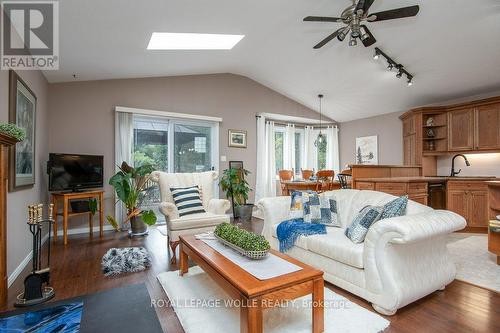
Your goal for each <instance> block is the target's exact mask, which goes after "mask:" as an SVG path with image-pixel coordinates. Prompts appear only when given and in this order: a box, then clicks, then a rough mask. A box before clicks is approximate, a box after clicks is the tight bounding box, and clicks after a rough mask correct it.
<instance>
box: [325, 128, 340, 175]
mask: <svg viewBox="0 0 500 333" xmlns="http://www.w3.org/2000/svg"><path fill="white" fill-rule="evenodd" d="M325 134H326V168H327V169H329V170H334V171H335V174H338V173H339V172H340V170H339V169H340V162H339V129H338V128H337V127H333V126H328V128H327V129H326V133H325Z"/></svg>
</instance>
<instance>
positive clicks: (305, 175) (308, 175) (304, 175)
mask: <svg viewBox="0 0 500 333" xmlns="http://www.w3.org/2000/svg"><path fill="white" fill-rule="evenodd" d="M300 172H301V174H302V179H305V180H309V179H310V178H311V177H312V176H313V175H314V169H313V170H308V169H302V168H301V169H300Z"/></svg>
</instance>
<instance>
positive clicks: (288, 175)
mask: <svg viewBox="0 0 500 333" xmlns="http://www.w3.org/2000/svg"><path fill="white" fill-rule="evenodd" d="M278 175H279V177H280V185H281V195H287V192H288V191H287V188H286V184H283V182H284V181H290V180H292V179H293V175H294V171H293V169H292V170H280V171H278Z"/></svg>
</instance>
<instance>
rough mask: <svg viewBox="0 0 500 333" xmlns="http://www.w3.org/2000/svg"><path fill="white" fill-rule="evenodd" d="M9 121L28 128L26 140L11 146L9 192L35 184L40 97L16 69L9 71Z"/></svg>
mask: <svg viewBox="0 0 500 333" xmlns="http://www.w3.org/2000/svg"><path fill="white" fill-rule="evenodd" d="M9 122H10V123H12V124H16V125H17V126H19V127H21V128H24V130H25V131H26V139H25V140H24V141H22V142H18V143H17V144H16V145H15V146H14V147H12V148H11V151H10V156H9V191H16V190H19V189H23V188H28V187H32V186H33V185H34V184H35V143H36V142H35V138H36V124H35V122H36V96H35V94H34V93H33V91H31V89H30V88H29V87H28V85H26V83H25V82H24V81H23V80H22V79H21V78H20V77H19V75H17V73H16V72H14V71H13V70H10V72H9Z"/></svg>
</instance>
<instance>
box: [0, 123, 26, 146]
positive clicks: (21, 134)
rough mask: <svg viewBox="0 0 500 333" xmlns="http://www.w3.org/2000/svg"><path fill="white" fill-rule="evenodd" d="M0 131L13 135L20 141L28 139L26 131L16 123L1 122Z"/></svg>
mask: <svg viewBox="0 0 500 333" xmlns="http://www.w3.org/2000/svg"><path fill="white" fill-rule="evenodd" d="M0 133H2V134H5V135H8V136H11V137H13V138H15V139H16V140H17V141H18V142H20V141H23V140H24V139H26V131H25V130H24V129H22V128H21V127H18V126H16V125H15V124H5V123H4V124H0Z"/></svg>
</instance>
